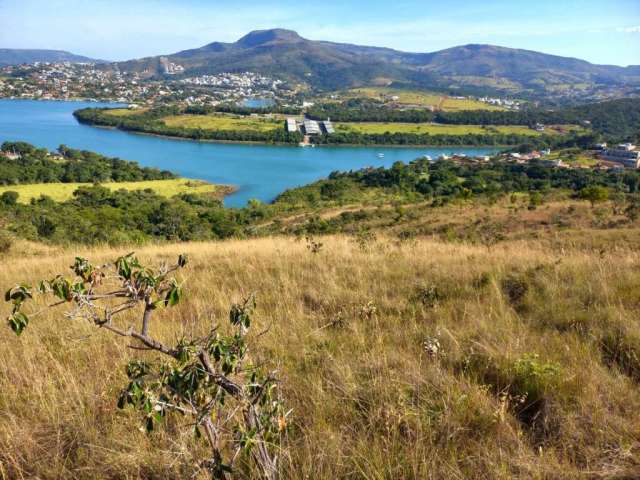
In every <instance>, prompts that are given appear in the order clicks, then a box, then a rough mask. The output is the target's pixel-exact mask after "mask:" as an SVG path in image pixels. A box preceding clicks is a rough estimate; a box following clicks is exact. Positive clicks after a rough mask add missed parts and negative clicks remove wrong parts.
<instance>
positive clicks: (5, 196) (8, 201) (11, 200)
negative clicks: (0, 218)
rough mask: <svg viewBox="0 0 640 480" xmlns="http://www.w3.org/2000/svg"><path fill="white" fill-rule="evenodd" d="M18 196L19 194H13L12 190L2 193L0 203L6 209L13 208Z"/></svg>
mask: <svg viewBox="0 0 640 480" xmlns="http://www.w3.org/2000/svg"><path fill="white" fill-rule="evenodd" d="M19 196H20V194H19V193H18V192H14V191H12V190H9V191H7V192H3V193H2V195H0V203H2V204H3V205H6V206H8V207H10V206H13V205H15V204H16V203H18V197H19Z"/></svg>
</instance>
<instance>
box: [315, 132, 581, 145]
mask: <svg viewBox="0 0 640 480" xmlns="http://www.w3.org/2000/svg"><path fill="white" fill-rule="evenodd" d="M311 141H312V142H313V143H316V144H318V145H434V146H456V145H459V146H468V145H474V146H520V145H526V146H527V148H528V149H529V150H531V149H533V148H546V147H554V148H555V147H559V146H562V147H570V146H576V145H588V144H591V143H593V138H592V136H591V135H587V136H576V135H571V136H560V135H555V136H554V135H541V136H539V137H534V136H531V135H518V134H506V133H495V132H488V133H486V134H482V135H479V134H475V133H470V134H465V135H442V134H438V135H429V134H417V133H400V132H394V133H391V132H386V133H359V132H341V131H338V132H336V133H334V134H331V135H320V136H315V137H312V138H311Z"/></svg>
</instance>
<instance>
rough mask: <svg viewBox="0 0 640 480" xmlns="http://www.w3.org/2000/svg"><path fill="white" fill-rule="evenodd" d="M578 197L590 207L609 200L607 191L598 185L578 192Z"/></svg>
mask: <svg viewBox="0 0 640 480" xmlns="http://www.w3.org/2000/svg"><path fill="white" fill-rule="evenodd" d="M578 197H579V198H581V199H582V200H587V201H589V203H591V207H594V206H595V204H596V203H600V202H605V201H607V200H608V199H609V190H607V189H606V188H605V187H601V186H599V185H591V186H589V187H584V188H583V189H582V190H580V191H579V192H578Z"/></svg>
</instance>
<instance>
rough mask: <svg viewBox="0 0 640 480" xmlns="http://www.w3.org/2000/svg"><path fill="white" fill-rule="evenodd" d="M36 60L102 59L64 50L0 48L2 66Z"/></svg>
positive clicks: (86, 60) (0, 63) (93, 60)
mask: <svg viewBox="0 0 640 480" xmlns="http://www.w3.org/2000/svg"><path fill="white" fill-rule="evenodd" d="M35 62H52V63H54V62H71V63H94V62H101V60H95V59H93V58H89V57H83V56H82V55H76V54H74V53H70V52H65V51H63V50H39V49H16V48H0V66H7V65H21V64H23V63H35Z"/></svg>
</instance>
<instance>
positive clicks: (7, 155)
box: [0, 152, 20, 160]
mask: <svg viewBox="0 0 640 480" xmlns="http://www.w3.org/2000/svg"><path fill="white" fill-rule="evenodd" d="M0 156H2V157H4V158H6V159H8V160H19V159H20V154H19V153H16V152H0Z"/></svg>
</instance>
